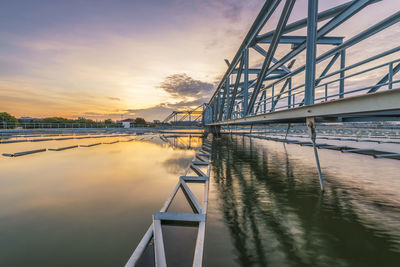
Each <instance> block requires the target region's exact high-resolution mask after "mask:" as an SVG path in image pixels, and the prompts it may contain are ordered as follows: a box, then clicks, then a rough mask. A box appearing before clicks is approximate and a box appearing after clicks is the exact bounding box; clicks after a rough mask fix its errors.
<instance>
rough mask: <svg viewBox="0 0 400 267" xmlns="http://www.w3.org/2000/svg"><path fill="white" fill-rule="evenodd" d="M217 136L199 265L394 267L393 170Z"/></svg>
mask: <svg viewBox="0 0 400 267" xmlns="http://www.w3.org/2000/svg"><path fill="white" fill-rule="evenodd" d="M320 159H321V164H322V170H323V173H324V176H325V179H326V188H327V191H326V192H325V193H324V194H321V192H320V191H319V182H318V176H317V175H318V174H317V171H316V168H315V163H314V157H313V152H312V148H309V147H301V146H299V145H288V144H286V145H285V144H283V143H279V142H273V141H265V140H260V139H254V138H253V139H250V138H247V137H235V136H233V137H231V138H230V137H229V136H223V137H222V138H220V139H215V140H214V142H213V178H212V179H211V181H213V183H212V184H211V199H210V200H209V203H210V205H209V208H210V209H209V214H208V217H207V219H208V225H207V234H206V247H205V266H400V194H399V192H400V164H399V161H396V160H388V159H385V160H377V159H373V158H372V157H368V156H363V155H355V154H343V153H341V152H337V151H330V150H320Z"/></svg>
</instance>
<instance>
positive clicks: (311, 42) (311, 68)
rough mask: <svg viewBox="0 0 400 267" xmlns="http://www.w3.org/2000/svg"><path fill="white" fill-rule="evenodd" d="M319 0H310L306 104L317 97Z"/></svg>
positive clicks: (309, 103)
mask: <svg viewBox="0 0 400 267" xmlns="http://www.w3.org/2000/svg"><path fill="white" fill-rule="evenodd" d="M317 15H318V0H308V19H307V41H306V46H307V54H306V82H305V89H304V104H305V105H312V104H314V98H315V57H316V53H317V52H316V50H317V25H318V21H317Z"/></svg>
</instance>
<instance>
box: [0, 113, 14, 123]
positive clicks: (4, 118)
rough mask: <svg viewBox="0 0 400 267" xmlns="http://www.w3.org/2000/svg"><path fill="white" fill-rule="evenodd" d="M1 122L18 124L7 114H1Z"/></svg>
mask: <svg viewBox="0 0 400 267" xmlns="http://www.w3.org/2000/svg"><path fill="white" fill-rule="evenodd" d="M0 122H13V123H14V122H18V121H17V119H16V118H15V117H14V116H12V115H10V114H9V113H7V112H0Z"/></svg>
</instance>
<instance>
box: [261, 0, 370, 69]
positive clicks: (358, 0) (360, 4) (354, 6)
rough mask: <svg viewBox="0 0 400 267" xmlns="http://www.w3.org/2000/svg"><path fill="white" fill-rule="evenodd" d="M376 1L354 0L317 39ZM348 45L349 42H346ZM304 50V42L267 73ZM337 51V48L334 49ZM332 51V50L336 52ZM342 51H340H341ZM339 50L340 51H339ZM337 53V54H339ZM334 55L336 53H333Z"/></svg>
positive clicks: (320, 31)
mask: <svg viewBox="0 0 400 267" xmlns="http://www.w3.org/2000/svg"><path fill="white" fill-rule="evenodd" d="M375 2H376V1H374V0H354V1H353V2H352V3H351V5H349V6H348V7H347V8H346V9H344V10H343V11H342V12H340V13H339V14H338V15H337V16H335V17H334V18H333V19H331V20H330V21H328V22H327V23H326V24H325V25H324V26H323V27H322V28H321V29H319V30H318V31H317V35H316V38H317V39H318V38H321V37H323V36H325V35H326V34H328V33H329V32H331V31H332V30H333V29H334V28H336V27H337V26H339V25H340V24H342V23H344V22H345V21H347V20H348V19H349V18H351V17H352V16H353V15H354V14H356V13H357V12H359V11H360V10H362V9H363V8H365V7H366V6H368V5H370V4H372V3H375ZM345 43H347V42H345ZM345 43H343V44H342V45H340V46H343V45H344V44H345ZM304 49H306V43H305V42H304V43H303V44H301V45H299V46H298V47H297V48H296V49H294V50H292V51H291V52H289V53H288V54H286V55H285V56H283V57H282V58H281V59H280V60H279V61H278V62H277V63H276V64H274V65H273V66H272V67H271V68H270V69H269V70H268V72H267V75H268V74H269V73H271V72H272V71H274V70H276V69H278V68H280V67H281V66H282V65H283V64H285V63H286V62H288V61H289V60H291V59H292V58H294V57H295V56H297V55H298V54H300V53H301V52H302V51H303V50H304ZM334 49H337V48H334ZM334 49H332V50H334ZM339 50H340V49H339ZM339 50H338V51H339ZM338 51H336V52H338ZM333 54H334V53H333Z"/></svg>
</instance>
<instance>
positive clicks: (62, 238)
mask: <svg viewBox="0 0 400 267" xmlns="http://www.w3.org/2000/svg"><path fill="white" fill-rule="evenodd" d="M210 138H211V137H210ZM116 139H120V140H123V139H124V137H119V138H114V137H112V138H99V139H79V140H75V139H73V140H65V141H47V142H36V143H34V142H28V143H15V144H0V153H14V152H20V151H24V150H29V149H39V148H57V147H63V146H70V145H76V144H83V145H85V144H91V143H97V142H112V141H114V140H116ZM125 139H126V138H125ZM210 140H211V139H210ZM200 145H201V139H200V138H199V137H172V138H167V139H165V138H163V137H162V138H160V136H158V135H144V136H137V137H136V140H134V141H132V142H121V143H115V144H108V145H106V144H102V145H99V146H94V147H81V148H76V149H71V150H65V151H59V152H52V151H47V152H43V153H39V154H32V155H26V156H22V157H17V158H8V157H3V156H1V157H0V171H1V174H0V266H123V265H124V264H125V263H126V261H127V259H128V258H129V256H130V255H131V253H132V252H133V250H134V248H135V247H136V245H137V244H138V243H139V241H140V239H141V238H142V236H143V234H144V233H145V232H146V230H147V228H148V227H149V225H150V224H151V216H152V215H153V214H154V213H155V212H156V211H158V210H159V209H160V208H161V206H162V205H163V203H164V202H165V200H166V199H167V198H168V196H169V195H170V193H171V191H172V189H173V188H174V187H175V185H176V183H177V181H178V177H179V176H180V175H182V174H183V172H184V170H185V169H186V167H187V164H188V163H189V161H190V160H191V159H192V158H193V155H194V152H195V151H194V148H196V147H199V146H200ZM360 145H368V144H362V143H360ZM212 147H213V148H212V159H213V161H212V173H211V177H210V182H211V183H210V194H209V201H208V203H209V204H208V215H207V226H206V240H205V254H204V259H203V262H204V266H218V267H219V266H222V267H223V266H399V262H400V194H399V192H400V164H399V161H396V160H391V159H374V158H372V157H369V156H365V155H357V154H350V153H346V154H345V153H341V152H338V151H331V150H319V153H320V160H321V165H322V171H323V175H324V179H325V181H326V192H325V193H323V194H322V193H321V192H320V189H319V182H318V176H317V175H318V174H317V171H316V168H315V162H314V155H313V152H312V148H310V147H302V146H299V145H294V144H283V143H279V142H273V141H266V140H261V139H256V138H249V137H242V136H235V135H233V136H229V135H223V136H222V137H221V138H214V139H212ZM177 205H178V206H176V207H175V206H173V207H172V208H177V209H179V208H180V207H179V203H177ZM192 230H193V229H192V228H187V231H186V232H184V233H183V234H182V231H181V230H179V233H178V232H177V229H175V228H174V227H173V226H168V225H164V226H163V231H165V232H164V234H165V242H167V243H168V244H167V245H168V246H167V248H166V250H167V251H166V252H167V255H168V257H169V259H168V262H169V263H171V264H172V266H185V264H184V262H187V261H182V260H179V257H180V256H182V255H183V254H185V255H186V254H190V251H189V250H192V249H193V241H194V240H193V236H195V234H196V233H195V232H193V231H192ZM183 237H189V238H183ZM191 257H192V256H191V255H189V256H188V257H187V258H188V259H189V260H190V259H191ZM181 259H182V258H181ZM188 266H189V265H188Z"/></svg>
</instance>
